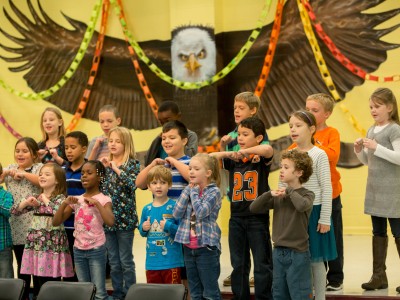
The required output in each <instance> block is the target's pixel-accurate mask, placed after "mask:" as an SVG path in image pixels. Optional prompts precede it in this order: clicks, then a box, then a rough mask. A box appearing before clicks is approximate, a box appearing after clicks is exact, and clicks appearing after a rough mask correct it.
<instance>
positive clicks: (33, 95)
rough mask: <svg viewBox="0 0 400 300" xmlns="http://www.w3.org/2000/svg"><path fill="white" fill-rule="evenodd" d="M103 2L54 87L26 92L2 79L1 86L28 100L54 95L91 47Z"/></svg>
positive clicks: (97, 5) (99, 3) (96, 10)
mask: <svg viewBox="0 0 400 300" xmlns="http://www.w3.org/2000/svg"><path fill="white" fill-rule="evenodd" d="M101 2H102V0H97V1H96V3H95V5H94V7H93V10H92V12H91V14H90V20H89V23H88V25H87V28H86V32H85V34H84V36H83V40H82V42H81V45H80V47H79V50H78V52H77V54H76V56H75V58H74V60H73V61H72V63H71V65H70V66H69V68H68V70H67V71H66V72H65V74H64V75H63V76H62V77H61V79H60V80H59V81H58V82H57V83H56V84H55V85H53V86H52V87H50V88H49V89H47V90H45V91H42V92H39V93H26V92H20V91H17V90H16V89H14V88H13V87H11V86H10V85H9V84H7V83H5V82H4V81H3V80H2V79H0V86H1V87H2V88H4V89H5V90H7V91H8V92H10V93H12V94H14V95H16V96H18V97H21V98H24V99H27V100H39V99H44V98H47V97H50V96H51V95H53V94H54V93H55V92H57V91H58V90H59V89H60V88H62V87H63V86H64V84H66V83H67V81H68V80H70V79H71V77H72V76H73V75H74V73H75V71H76V70H77V68H78V66H79V64H80V63H81V61H82V59H83V57H84V56H85V53H86V51H87V48H88V47H89V43H90V40H91V39H92V36H93V32H94V28H95V26H96V22H97V19H98V17H99V13H100V7H101Z"/></svg>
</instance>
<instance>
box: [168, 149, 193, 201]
mask: <svg viewBox="0 0 400 300" xmlns="http://www.w3.org/2000/svg"><path fill="white" fill-rule="evenodd" d="M178 161H180V162H181V163H184V164H185V165H189V162H190V157H189V156H187V155H185V156H182V157H181V158H179V159H178ZM166 167H169V168H170V169H171V173H172V186H171V188H170V189H169V190H168V198H171V199H172V200H175V201H176V200H178V198H179V196H180V195H181V193H182V191H183V189H184V188H185V187H186V186H187V185H188V182H187V181H186V179H185V178H183V176H182V175H181V173H179V171H178V169H177V168H175V167H171V166H170V165H166Z"/></svg>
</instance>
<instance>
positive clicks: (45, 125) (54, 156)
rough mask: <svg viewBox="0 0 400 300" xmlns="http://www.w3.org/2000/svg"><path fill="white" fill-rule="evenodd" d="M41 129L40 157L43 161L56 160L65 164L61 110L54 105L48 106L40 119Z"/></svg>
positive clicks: (60, 163)
mask: <svg viewBox="0 0 400 300" xmlns="http://www.w3.org/2000/svg"><path fill="white" fill-rule="evenodd" d="M40 129H41V130H42V134H43V139H42V140H41V141H40V142H39V143H38V147H39V157H40V160H41V161H42V163H47V162H49V161H55V162H56V163H57V164H59V165H60V166H61V165H63V164H64V162H65V161H66V159H67V157H66V156H65V147H64V135H65V128H64V121H63V118H62V115H61V112H60V111H59V110H58V109H57V108H54V107H47V108H46V109H45V110H44V112H43V113H42V117H41V119H40Z"/></svg>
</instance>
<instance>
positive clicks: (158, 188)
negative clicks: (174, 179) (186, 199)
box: [147, 178, 170, 198]
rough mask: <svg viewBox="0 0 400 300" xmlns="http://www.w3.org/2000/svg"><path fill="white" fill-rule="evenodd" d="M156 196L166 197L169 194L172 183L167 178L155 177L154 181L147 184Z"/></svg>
mask: <svg viewBox="0 0 400 300" xmlns="http://www.w3.org/2000/svg"><path fill="white" fill-rule="evenodd" d="M147 187H148V188H149V190H150V191H151V193H152V194H153V195H154V198H164V197H165V196H167V194H168V189H169V188H170V185H169V184H168V182H166V181H165V180H163V179H161V178H158V179H155V178H153V180H152V181H150V183H149V184H148V185H147Z"/></svg>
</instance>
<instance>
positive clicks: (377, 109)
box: [369, 100, 393, 125]
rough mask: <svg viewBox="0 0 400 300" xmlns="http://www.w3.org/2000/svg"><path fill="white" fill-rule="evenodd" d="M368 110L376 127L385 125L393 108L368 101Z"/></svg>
mask: <svg viewBox="0 0 400 300" xmlns="http://www.w3.org/2000/svg"><path fill="white" fill-rule="evenodd" d="M369 110H370V112H371V116H372V118H373V119H374V120H375V123H376V124H377V125H385V124H387V123H388V122H389V120H390V113H391V112H392V110H393V108H392V106H391V105H386V104H383V103H382V104H381V103H378V102H374V101H372V100H369Z"/></svg>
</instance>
